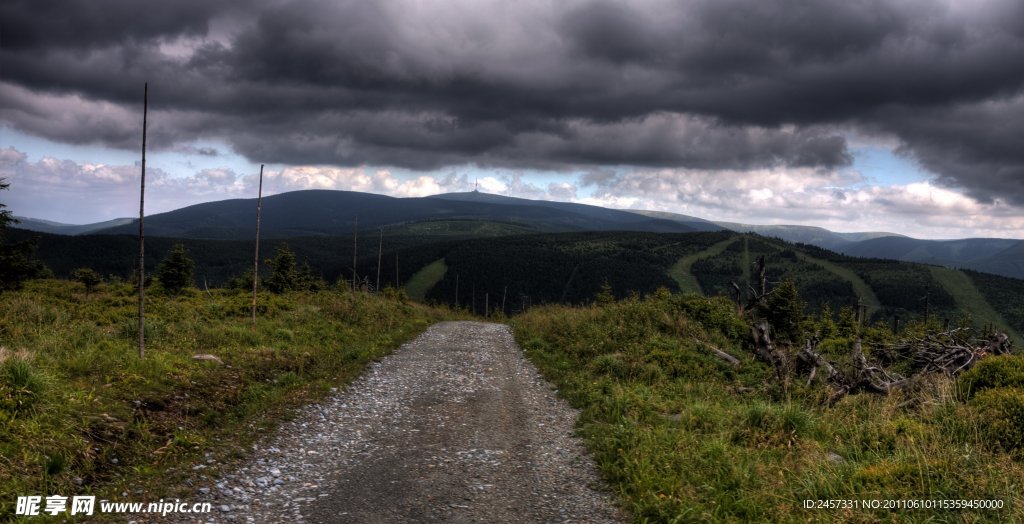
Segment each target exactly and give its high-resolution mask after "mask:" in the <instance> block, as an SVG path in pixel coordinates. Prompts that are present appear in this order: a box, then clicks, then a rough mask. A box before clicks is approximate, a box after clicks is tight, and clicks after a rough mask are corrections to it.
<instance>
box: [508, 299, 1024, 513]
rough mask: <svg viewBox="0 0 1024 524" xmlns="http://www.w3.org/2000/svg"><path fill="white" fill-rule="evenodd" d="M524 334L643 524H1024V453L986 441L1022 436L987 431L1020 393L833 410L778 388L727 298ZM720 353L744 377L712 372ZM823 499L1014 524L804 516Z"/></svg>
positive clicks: (586, 314) (591, 312)
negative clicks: (991, 503) (942, 504)
mask: <svg viewBox="0 0 1024 524" xmlns="http://www.w3.org/2000/svg"><path fill="white" fill-rule="evenodd" d="M513 326H514V330H515V333H516V337H517V339H518V340H519V342H520V344H521V345H522V346H523V348H524V349H525V351H526V353H527V355H528V356H529V358H530V359H531V360H532V361H533V362H534V363H535V364H536V365H537V366H538V367H539V368H540V369H541V371H542V372H543V374H544V375H545V376H546V377H547V378H548V380H550V381H552V382H553V383H555V384H556V385H557V387H558V388H559V391H560V394H561V395H563V396H564V397H565V398H566V399H567V400H569V401H570V402H571V403H572V404H574V405H575V406H576V407H578V408H580V409H581V410H582V411H581V415H580V419H579V422H578V424H579V430H580V433H581V435H582V436H583V438H584V439H585V441H586V443H587V445H588V447H589V448H590V449H591V451H592V452H593V454H594V456H595V459H596V461H597V463H598V466H599V468H600V469H601V471H602V473H603V475H604V477H605V478H606V479H607V480H608V481H609V483H610V484H611V486H612V487H613V489H614V490H615V491H617V493H618V495H619V497H620V501H621V503H622V504H623V506H624V507H625V508H626V509H627V510H629V511H630V512H632V514H633V516H634V518H635V520H636V521H637V522H761V521H771V522H808V521H820V522H833V521H842V522H907V521H911V522H945V521H950V520H955V521H966V522H1007V521H1021V520H1024V497H1022V495H1021V490H1020V485H1021V482H1022V480H1024V464H1022V462H1021V460H1020V453H1019V449H1018V451H1013V452H1004V451H1003V450H1002V449H1003V448H1001V447H1000V444H998V443H996V442H994V441H993V438H992V435H993V434H997V433H986V431H987V430H986V428H992V427H996V428H1002V429H1012V428H1014V427H1016V426H1014V424H1013V423H1010V424H1007V425H1005V426H986V422H985V418H984V417H985V416H987V415H986V413H989V412H988V411H985V410H987V409H990V406H992V405H995V402H999V401H1001V399H1002V397H1001V396H1000V395H1003V393H1005V395H1003V396H1008V397H1013V399H1015V400H1014V401H1019V399H1020V397H1019V395H1020V394H1021V393H1019V392H1020V391H1021V390H1017V389H1003V388H999V389H996V390H994V391H997V392H1000V394H999V395H980V394H979V396H978V398H976V399H974V400H971V401H966V400H965V399H963V398H961V395H960V394H959V393H957V391H958V389H957V388H956V387H955V386H954V385H953V384H950V383H949V381H947V380H944V379H942V380H939V379H937V380H935V381H934V382H933V383H926V384H920V385H919V387H918V388H916V389H914V390H913V391H910V392H907V393H905V394H901V395H893V396H889V397H882V396H878V395H871V394H856V395H850V396H848V397H846V398H844V399H843V400H841V401H840V402H838V403H837V404H836V405H834V406H832V407H830V408H826V407H823V402H822V400H823V396H824V391H823V388H821V387H819V386H817V385H814V386H812V387H806V386H805V385H804V384H803V383H802V381H801V382H800V383H794V384H793V385H792V387H791V388H790V390H789V392H784V391H782V389H781V388H780V387H778V385H777V382H776V381H775V380H774V377H773V374H772V372H770V371H769V370H768V369H767V368H766V367H765V366H764V365H762V364H760V363H759V362H757V361H755V360H754V359H752V358H751V357H750V356H749V354H750V352H749V351H748V350H746V349H745V340H746V337H747V336H748V335H747V328H746V325H745V324H744V322H743V321H742V320H741V319H739V318H738V317H737V316H736V314H735V310H734V307H733V305H732V304H731V303H729V301H727V300H723V299H718V298H712V299H707V298H704V297H698V296H693V295H690V296H680V295H675V296H669V295H667V294H665V293H663V294H662V296H660V297H658V298H649V299H643V300H640V299H636V300H627V301H624V302H619V303H616V304H612V305H609V306H606V307H592V308H564V307H546V308H536V309H534V310H531V311H530V312H529V313H527V314H525V315H523V316H520V317H517V318H516V319H515V320H514V321H513ZM709 344H710V345H713V346H715V347H718V348H720V349H723V350H726V351H728V352H730V353H731V354H733V355H735V356H737V357H740V359H741V364H740V365H739V366H738V367H732V366H730V365H728V364H726V363H725V362H723V361H721V360H718V359H716V358H714V357H712V356H710V355H709V354H708V352H707V351H706V349H705V348H706V347H707V346H708V345H709ZM1000 358H1007V357H1000ZM1017 362H1020V361H1017ZM1022 374H1024V371H1022ZM996 382H998V381H996ZM981 397H985V398H984V399H983V400H979V399H980V398H981ZM993 397H999V399H994V398H993ZM1007 405H1015V404H1013V403H1012V402H1010V403H1009V404H1007ZM995 413H997V415H996V416H1002V415H998V413H999V410H996V411H995ZM986 435H987V436H986ZM1015 457H1016V458H1015ZM825 499H842V500H850V499H858V500H862V499H875V500H880V501H884V500H917V499H927V500H936V499H943V500H949V499H998V500H1002V501H1003V503H1004V504H1005V508H1004V509H1002V510H980V509H977V510H949V509H945V510H943V509H917V510H902V511H899V510H897V511H890V510H885V509H807V508H804V501H805V500H825Z"/></svg>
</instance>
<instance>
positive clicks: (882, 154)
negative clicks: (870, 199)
mask: <svg viewBox="0 0 1024 524" xmlns="http://www.w3.org/2000/svg"><path fill="white" fill-rule="evenodd" d="M852 153H853V166H852V168H853V169H854V170H856V171H857V172H859V173H860V174H861V175H863V176H864V182H863V183H864V184H866V185H880V186H894V185H906V184H911V183H914V182H923V181H926V180H931V179H933V178H934V176H933V175H932V174H931V173H929V172H928V171H926V170H925V169H923V168H922V167H921V166H920V165H918V163H917V162H916V161H914V159H912V158H909V157H907V156H905V155H900V154H897V153H896V152H895V151H893V150H892V149H890V148H886V147H876V146H869V147H859V148H854V149H853V151H852Z"/></svg>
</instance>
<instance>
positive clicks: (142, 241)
mask: <svg viewBox="0 0 1024 524" xmlns="http://www.w3.org/2000/svg"><path fill="white" fill-rule="evenodd" d="M148 116H149V82H146V84H145V85H144V87H143V92H142V179H141V182H140V184H139V358H140V359H141V358H145V356H146V230H145V225H144V223H143V221H144V219H145V218H146V212H145V209H146V125H147V124H148V122H147V118H148Z"/></svg>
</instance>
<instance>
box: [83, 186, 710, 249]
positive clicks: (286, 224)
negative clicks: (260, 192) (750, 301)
mask: <svg viewBox="0 0 1024 524" xmlns="http://www.w3.org/2000/svg"><path fill="white" fill-rule="evenodd" d="M255 220H256V199H235V200H223V201H220V202H207V203H203V204H196V205H194V206H189V207H185V208H182V209H178V210H175V211H170V212H167V213H160V214H156V215H152V216H148V217H146V231H147V234H148V235H152V236H163V237H176V238H205V239H236V240H239V239H247V238H252V237H253V236H254V226H255ZM357 220H358V226H357V222H356V221H357ZM425 220H484V221H489V222H503V223H508V224H514V225H518V226H522V227H525V228H528V229H530V230H533V231H535V232H569V231H647V232H666V233H678V232H686V231H692V229H690V228H689V227H687V226H685V225H683V224H679V223H676V222H673V221H670V220H663V219H657V218H650V217H644V216H641V215H637V214H634V213H627V212H625V211H617V210H614V209H605V208H601V207H597V206H588V205H583V204H568V203H561V202H546V201H538V200H526V199H518V198H509V197H501V196H498V195H487V194H484V193H462V194H458V193H456V194H449V195H440V196H434V197H421V198H393V197H388V196H383V195H375V194H369V193H357V192H351V191H325V190H310V191H293V192H290V193H282V194H279V195H273V196H269V197H266V198H264V199H263V224H262V226H261V235H264V236H266V237H267V238H288V237H300V236H319V235H323V236H332V235H345V234H350V233H351V232H352V230H353V228H355V227H358V228H359V229H373V228H378V227H382V226H393V225H401V224H408V223H414V222H421V221H425ZM134 227H135V226H133V225H132V224H127V225H122V226H118V227H113V228H108V229H105V230H103V231H99V232H101V233H104V234H122V233H131V232H133V231H134Z"/></svg>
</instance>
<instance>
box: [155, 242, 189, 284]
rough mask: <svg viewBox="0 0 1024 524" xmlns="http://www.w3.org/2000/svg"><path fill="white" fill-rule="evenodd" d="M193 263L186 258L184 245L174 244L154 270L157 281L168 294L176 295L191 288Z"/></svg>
mask: <svg viewBox="0 0 1024 524" xmlns="http://www.w3.org/2000/svg"><path fill="white" fill-rule="evenodd" d="M194 269H195V263H194V262H193V261H192V259H191V258H190V257H189V256H188V252H187V251H186V250H185V245H184V244H175V245H174V247H173V248H171V252H170V253H169V254H168V255H167V258H165V259H164V260H163V261H162V262H160V265H159V266H158V267H157V269H156V277H157V280H159V281H160V284H161V285H163V287H164V290H166V291H167V292H168V293H172V294H178V293H180V292H181V291H182V290H183V289H185V288H188V287H191V286H192V271H193V270H194Z"/></svg>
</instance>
